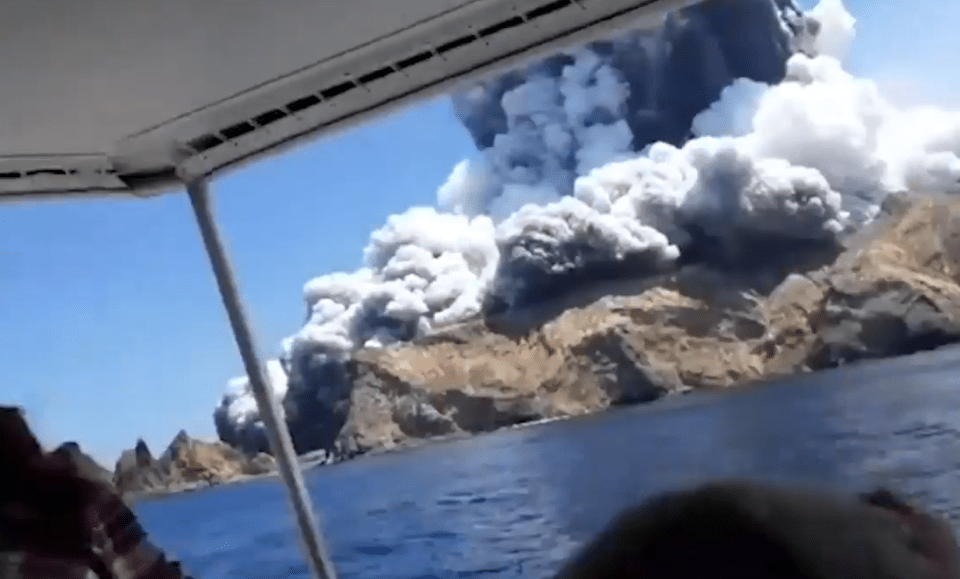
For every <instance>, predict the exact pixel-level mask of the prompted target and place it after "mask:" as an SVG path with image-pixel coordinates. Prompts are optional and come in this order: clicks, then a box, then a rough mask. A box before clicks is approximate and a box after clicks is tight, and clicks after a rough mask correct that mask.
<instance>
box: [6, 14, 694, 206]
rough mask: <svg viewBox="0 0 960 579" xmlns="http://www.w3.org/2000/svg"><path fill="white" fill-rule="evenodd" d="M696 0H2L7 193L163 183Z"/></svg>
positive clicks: (153, 188)
mask: <svg viewBox="0 0 960 579" xmlns="http://www.w3.org/2000/svg"><path fill="white" fill-rule="evenodd" d="M696 1H697V0H270V1H269V2H264V1H260V0H164V1H162V2H157V1H155V0H43V1H38V0H3V1H2V2H0V22H3V29H4V30H3V34H2V35H0V54H2V55H3V56H2V58H0V75H2V78H3V81H2V85H0V86H2V89H0V93H2V95H3V99H2V100H3V106H2V107H0V200H3V199H8V200H9V199H10V198H20V199H23V198H35V197H39V196H50V195H53V196H63V195H102V194H131V195H141V196H144V195H153V194H158V193H163V192H167V191H173V190H177V189H180V184H181V183H182V182H183V181H185V180H191V179H196V178H199V177H204V176H212V175H215V174H217V173H219V172H220V171H222V170H225V169H227V168H230V167H235V166H237V165H238V164H239V163H241V162H244V161H254V160H258V159H260V158H262V157H264V156H266V155H269V154H272V153H276V152H279V151H281V150H283V149H285V148H286V147H288V146H290V145H292V144H294V143H297V142H302V141H304V140H305V139H308V138H311V137H314V138H315V137H318V136H319V135H321V134H324V133H326V132H328V131H330V130H336V129H342V128H346V127H349V126H352V125H355V124H357V123H359V122H363V121H364V120H366V119H368V118H369V117H370V116H372V115H376V114H378V113H381V112H385V111H387V110H388V109H391V108H393V107H396V106H398V105H401V104H404V103H406V102H408V101H410V100H413V99H417V98H423V97H426V96H431V95H435V94H439V93H442V92H444V91H448V90H450V89H451V88H453V87H454V85H455V83H458V82H462V81H465V80H469V79H474V78H476V77H477V76H479V75H484V74H489V73H490V72H492V71H494V70H495V69H497V68H501V67H508V66H511V65H516V64H518V63H520V62H521V60H522V59H524V58H529V57H530V56H535V55H545V54H547V53H550V52H555V51H557V50H558V49H559V48H561V47H562V46H563V45H567V44H570V43H572V42H584V41H586V40H589V39H591V38H595V37H597V36H600V35H602V34H604V33H605V32H607V31H608V30H610V29H612V28H616V27H624V26H630V27H639V26H643V25H644V22H645V21H646V22H650V23H659V22H660V21H661V19H662V16H663V15H664V14H665V13H666V12H667V11H670V10H673V9H676V8H679V7H682V6H686V5H689V4H693V3H694V2H696Z"/></svg>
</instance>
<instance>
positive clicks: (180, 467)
mask: <svg viewBox="0 0 960 579" xmlns="http://www.w3.org/2000/svg"><path fill="white" fill-rule="evenodd" d="M274 470H275V464H274V460H273V457H271V456H268V455H266V454H263V453H259V454H255V455H248V454H244V453H243V452H241V451H240V450H237V449H235V448H233V447H231V446H229V445H227V444H225V443H223V442H219V441H218V442H206V441H202V440H197V439H195V438H191V437H190V436H189V435H188V434H187V433H186V432H185V431H182V430H181V431H180V432H179V433H178V434H177V436H176V437H174V439H173V441H172V442H171V443H170V445H169V446H168V447H167V449H166V450H165V451H164V452H163V453H162V454H161V455H160V458H159V459H156V458H154V456H153V454H152V453H151V452H150V449H149V448H148V447H147V444H146V443H145V442H144V441H143V440H138V441H137V444H136V446H135V447H134V448H132V449H130V450H126V451H124V452H123V453H122V454H121V455H120V459H119V460H118V461H117V466H116V469H115V471H114V474H113V483H114V485H115V486H116V488H117V489H118V490H120V491H121V492H122V493H131V494H135V495H136V494H155V493H168V492H177V491H184V490H191V489H196V488H200V487H206V486H211V485H216V484H221V483H226V482H231V481H236V480H241V479H245V478H248V477H251V476H256V475H263V474H268V473H271V472H273V471H274Z"/></svg>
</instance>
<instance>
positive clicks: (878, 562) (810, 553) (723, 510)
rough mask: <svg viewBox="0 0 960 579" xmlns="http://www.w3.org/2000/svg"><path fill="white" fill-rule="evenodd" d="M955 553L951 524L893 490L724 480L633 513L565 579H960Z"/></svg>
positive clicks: (597, 541) (575, 561) (567, 570)
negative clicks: (853, 491)
mask: <svg viewBox="0 0 960 579" xmlns="http://www.w3.org/2000/svg"><path fill="white" fill-rule="evenodd" d="M956 550H957V543H956V539H955V538H954V535H953V532H952V530H951V529H950V527H949V524H947V523H946V521H944V520H942V519H940V518H939V517H937V516H935V515H931V514H928V513H925V512H923V511H921V510H920V509H919V508H917V507H913V506H911V505H910V504H909V503H907V502H906V501H904V500H902V499H901V498H899V497H898V496H897V495H895V494H894V493H892V492H890V491H889V490H886V489H879V490H877V491H874V492H871V493H865V494H862V495H859V496H848V495H844V494H836V493H831V492H826V491H821V490H817V489H806V488H800V487H793V488H791V487H777V486H768V485H765V484H759V483H754V482H750V481H742V480H722V481H713V482H710V483H707V484H704V485H701V486H698V487H694V488H691V489H687V490H681V491H672V492H667V493H663V494H660V495H658V496H655V497H653V498H651V499H649V500H647V501H645V502H644V503H641V504H640V505H637V506H635V507H633V508H629V509H627V510H625V511H624V512H623V513H621V514H620V516H619V517H617V518H616V519H614V520H613V521H612V522H611V524H609V525H608V526H607V527H606V529H604V530H603V531H602V532H601V533H600V534H599V535H598V536H597V537H595V538H594V540H593V541H591V542H590V543H588V544H587V545H586V546H585V547H584V548H583V549H581V550H580V552H579V553H577V554H575V555H574V556H573V557H572V558H571V559H570V560H569V561H568V562H567V564H566V565H565V566H564V567H563V568H562V569H561V570H560V572H559V573H558V574H557V575H556V579H634V578H640V577H643V578H644V579H675V578H677V577H691V578H693V577H711V578H715V579H719V578H737V579H740V578H750V579H763V578H768V577H769V578H772V577H777V578H778V579H786V578H790V579H830V578H834V577H837V578H844V579H849V578H851V577H909V578H910V579H921V578H933V577H936V578H938V579H939V578H943V579H946V578H951V579H954V578H957V577H960V574H958V571H957V559H956Z"/></svg>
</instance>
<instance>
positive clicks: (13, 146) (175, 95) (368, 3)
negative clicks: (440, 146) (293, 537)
mask: <svg viewBox="0 0 960 579" xmlns="http://www.w3.org/2000/svg"><path fill="white" fill-rule="evenodd" d="M698 1H700V0H271V1H270V2H263V1H258V0H165V1H163V2H156V1H153V0H44V1H38V0H3V1H2V2H0V22H2V23H3V28H4V30H3V34H2V35H0V55H2V56H0V75H2V78H3V81H2V84H0V86H2V88H0V94H2V102H3V106H2V107H0V201H7V202H11V201H30V200H39V199H41V198H55V199H57V198H59V199H62V198H67V197H78V196H101V195H127V196H140V197H149V196H153V195H158V194H162V193H167V192H172V191H177V190H183V188H184V187H185V188H186V190H187V192H188V194H189V196H190V201H191V205H192V207H193V210H194V214H195V217H196V219H197V224H198V227H199V231H200V237H201V239H202V241H203V243H204V246H205V248H206V251H207V254H208V256H209V258H210V264H211V267H212V270H213V274H214V277H215V279H216V282H217V286H218V289H219V290H220V295H221V297H222V299H223V303H224V308H225V310H226V313H227V317H228V319H229V321H230V325H231V328H232V330H233V333H234V336H235V338H236V342H237V346H238V349H239V351H240V355H241V358H242V360H243V363H244V368H245V370H246V372H247V376H248V377H249V379H250V385H251V389H252V390H253V393H254V395H255V398H256V400H257V405H258V407H259V408H260V416H261V417H262V419H263V422H264V426H265V427H266V430H267V433H268V437H269V440H270V445H271V447H272V450H273V453H274V456H275V457H276V459H277V467H278V470H279V472H280V474H281V476H282V478H283V482H284V484H286V486H287V488H288V490H289V494H290V501H291V506H292V508H293V511H294V514H295V516H296V520H297V525H298V527H299V530H300V536H301V539H302V543H303V545H302V546H303V548H304V554H305V555H306V558H307V561H308V563H309V566H310V569H311V572H312V574H313V576H314V578H315V579H334V576H335V575H334V569H333V566H332V564H331V561H330V559H329V555H328V554H327V550H326V547H325V546H324V541H323V537H322V534H321V532H320V530H319V525H318V524H317V521H316V519H315V516H314V514H313V510H312V506H311V504H310V500H309V497H308V496H307V493H306V490H305V487H304V483H303V474H302V472H301V471H300V467H299V463H298V461H297V458H296V455H295V453H294V451H293V445H292V443H291V441H290V433H289V431H288V430H287V428H285V424H284V422H283V418H282V413H281V411H280V408H279V404H278V401H277V400H276V397H274V396H273V395H272V394H270V389H269V387H268V382H267V376H266V373H265V372H264V370H263V366H262V364H261V362H260V357H259V355H258V353H257V352H258V350H257V347H256V344H255V340H254V334H253V331H252V330H251V328H250V325H249V323H248V321H247V317H246V315H245V313H244V309H243V305H242V301H241V299H240V295H239V291H238V288H237V284H236V281H235V279H234V276H233V273H232V270H231V266H230V262H229V259H228V258H227V255H226V253H225V251H224V248H223V243H222V241H221V238H220V234H219V231H218V230H217V227H216V222H215V220H214V217H213V212H212V209H211V204H210V196H209V193H208V180H209V179H210V178H211V177H214V176H216V175H219V174H220V173H221V172H223V171H224V170H227V169H230V168H233V167H237V166H239V165H241V164H242V163H244V162H251V161H257V160H260V159H263V158H264V157H266V156H268V155H272V154H277V153H280V152H282V151H283V150H285V149H287V148H289V147H291V146H294V145H296V144H297V143H301V142H303V141H305V140H308V139H311V138H316V137H319V136H320V135H322V134H326V133H329V132H330V131H335V130H342V129H345V128H349V127H351V126H354V125H357V124H359V123H363V122H366V121H368V120H369V119H370V118H372V117H374V116H376V115H378V114H382V113H386V112H388V111H390V110H391V109H393V108H395V107H398V106H400V105H403V104H407V103H410V102H412V101H414V100H418V99H423V98H426V97H429V96H433V95H439V94H442V93H443V92H445V91H449V90H450V89H452V88H455V86H456V85H457V83H461V82H465V81H469V80H474V79H476V78H478V77H480V76H483V75H487V74H490V73H492V72H494V71H496V70H498V69H502V68H509V67H511V66H516V65H518V64H521V63H522V62H523V61H524V60H526V59H529V58H531V57H536V56H546V55H549V54H551V53H554V52H556V51H558V50H560V49H562V48H564V47H566V46H569V45H572V44H575V43H580V42H586V41H588V40H591V39H594V38H598V37H601V36H603V35H604V34H606V33H607V32H609V31H611V30H615V29H618V28H641V27H644V26H658V25H660V24H661V22H662V20H663V17H664V16H665V14H666V13H667V12H670V11H672V10H676V9H678V8H682V7H684V6H688V5H691V4H694V3H696V2H698Z"/></svg>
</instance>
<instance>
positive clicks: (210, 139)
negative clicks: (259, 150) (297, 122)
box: [188, 0, 577, 153]
mask: <svg viewBox="0 0 960 579" xmlns="http://www.w3.org/2000/svg"><path fill="white" fill-rule="evenodd" d="M571 6H577V2H576V1H575V0H553V1H551V2H547V3H545V4H543V5H541V6H538V7H536V8H533V9H531V10H529V11H527V12H525V13H523V14H520V15H515V16H511V17H509V18H506V19H504V20H501V21H500V22H495V23H492V24H489V25H487V26H484V27H483V28H481V29H480V30H478V31H476V32H475V33H471V34H466V35H461V36H458V37H455V38H451V39H440V40H442V42H440V43H439V44H438V45H437V46H436V49H435V50H424V51H421V52H418V53H416V54H413V55H411V56H407V57H406V58H402V59H400V60H397V61H394V62H393V63H391V64H389V65H387V66H382V65H381V66H380V67H379V68H377V69H375V70H371V71H369V72H366V73H363V74H360V75H359V76H354V78H356V80H355V81H354V80H347V81H340V82H336V83H335V84H333V85H331V86H326V87H321V88H319V89H318V90H316V91H315V92H314V93H313V94H308V95H304V96H303V97H301V98H298V99H296V100H294V101H291V102H289V103H287V104H285V105H283V106H281V107H276V106H275V108H272V109H269V110H266V111H264V112H262V113H260V114H258V115H256V116H254V117H252V118H251V119H249V120H247V121H243V122H240V123H237V124H235V125H232V126H230V127H227V128H224V129H221V130H220V131H218V132H215V133H211V134H207V135H203V136H201V137H198V138H196V139H193V140H192V141H190V142H189V143H188V145H189V146H190V147H191V148H192V149H193V150H195V151H196V152H197V153H203V152H205V151H208V150H210V149H213V148H214V147H218V146H220V145H222V144H224V143H226V142H228V141H231V140H233V139H236V138H238V137H241V136H243V135H245V134H247V133H250V132H253V131H256V129H257V128H258V127H264V126H267V125H269V124H271V123H275V122H277V121H279V120H280V119H283V118H285V117H287V116H289V115H290V114H296V113H298V112H300V111H303V110H306V109H309V108H311V107H315V106H317V105H319V104H321V103H326V102H330V101H335V100H338V99H340V97H342V96H344V95H349V94H350V93H351V92H352V91H354V90H355V89H359V88H363V87H364V85H366V84H370V83H373V82H376V81H380V80H383V79H385V78H388V77H390V76H392V75H394V74H397V73H400V72H402V71H403V70H404V69H408V68H411V67H414V66H418V65H421V64H423V63H425V62H428V61H430V60H431V59H434V58H437V57H439V56H441V55H443V54H444V53H447V52H450V51H453V50H457V49H460V48H463V47H465V46H469V45H471V44H473V43H474V42H490V41H491V37H494V36H496V35H497V34H499V33H500V32H503V31H505V30H510V29H513V28H517V27H518V26H523V25H524V24H525V23H528V22H531V21H534V20H537V19H540V18H543V17H545V16H549V15H551V14H554V13H556V12H558V11H560V10H564V9H566V8H569V7H571ZM461 34H462V33H461ZM341 78H342V77H341Z"/></svg>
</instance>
